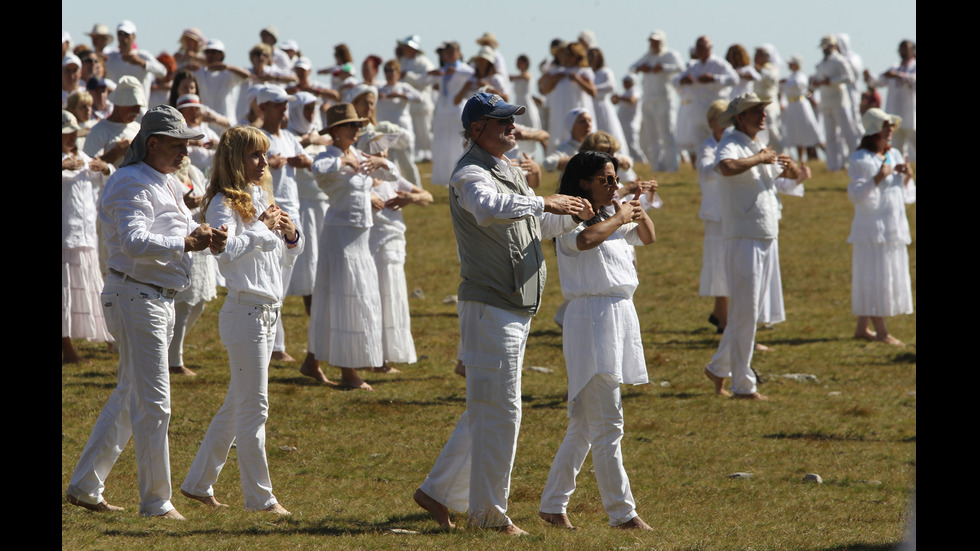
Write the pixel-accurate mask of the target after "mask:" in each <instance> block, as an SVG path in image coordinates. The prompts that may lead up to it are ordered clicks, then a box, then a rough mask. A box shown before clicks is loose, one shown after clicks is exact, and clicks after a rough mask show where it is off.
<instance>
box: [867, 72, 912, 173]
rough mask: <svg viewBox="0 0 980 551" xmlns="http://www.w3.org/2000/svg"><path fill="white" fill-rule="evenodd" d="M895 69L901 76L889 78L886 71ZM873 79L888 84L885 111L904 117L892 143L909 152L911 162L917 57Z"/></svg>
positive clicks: (873, 82)
mask: <svg viewBox="0 0 980 551" xmlns="http://www.w3.org/2000/svg"><path fill="white" fill-rule="evenodd" d="M888 71H895V72H896V73H898V75H899V76H897V77H894V78H888V77H886V76H885V73H887V72H888ZM888 71H885V73H882V74H881V75H879V76H878V78H877V79H876V80H873V81H872V84H873V85H874V86H879V87H880V86H887V87H888V98H887V99H885V111H886V112H888V113H891V114H892V115H898V116H899V117H902V124H900V125H899V126H898V128H896V129H895V133H894V135H893V137H892V145H893V146H894V147H895V148H896V149H898V150H899V151H904V152H905V153H907V154H908V158H909V162H912V163H914V162H915V59H910V60H909V61H908V63H907V64H905V63H899V64H898V65H893V66H892V67H889V68H888Z"/></svg>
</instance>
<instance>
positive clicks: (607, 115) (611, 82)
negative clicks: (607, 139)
mask: <svg viewBox="0 0 980 551" xmlns="http://www.w3.org/2000/svg"><path fill="white" fill-rule="evenodd" d="M595 88H596V93H595V98H593V102H594V104H595V127H596V129H597V130H602V131H604V132H608V133H610V134H612V136H613V137H614V138H616V139H617V140H619V144H620V146H621V147H622V148H623V150H624V151H627V150H628V149H629V142H627V141H626V134H625V133H624V132H623V127H622V125H621V124H620V123H619V117H617V116H616V110H615V108H613V104H612V101H610V100H609V96H611V95H612V93H613V91H614V90H615V89H616V77H615V76H613V72H612V69H610V68H609V67H603V68H601V69H599V70H598V71H597V72H596V74H595Z"/></svg>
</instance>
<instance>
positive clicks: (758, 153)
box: [704, 92, 810, 400]
mask: <svg viewBox="0 0 980 551" xmlns="http://www.w3.org/2000/svg"><path fill="white" fill-rule="evenodd" d="M768 104H769V100H762V99H760V98H759V97H758V96H756V95H755V94H754V93H752V92H749V93H746V94H742V95H741V96H738V97H737V98H735V99H733V100H732V101H731V102H730V103H729V105H728V109H726V110H725V112H724V113H722V114H721V115H720V116H719V117H718V125H719V126H722V127H724V126H728V125H729V124H734V125H735V129H734V130H733V131H731V132H729V133H727V134H725V135H724V136H723V137H722V139H721V143H719V144H718V154H717V155H718V156H717V158H718V162H717V163H716V164H715V172H717V173H719V174H721V176H722V177H721V178H720V180H719V191H720V192H721V193H720V195H721V204H722V216H721V223H722V234H723V235H724V238H725V261H726V268H727V275H728V291H729V308H728V325H727V326H726V327H725V333H724V335H722V338H721V343H720V344H719V345H718V352H717V353H716V354H715V355H714V357H712V358H711V362H709V363H708V366H707V367H706V368H705V370H704V374H705V376H707V377H708V379H710V380H711V382H712V383H714V387H715V394H719V395H723V396H730V395H732V393H734V396H735V397H736V398H748V399H753V400H766V399H768V398H766V397H765V396H763V395H762V394H759V392H758V391H757V389H756V377H755V373H754V372H753V370H752V367H751V361H752V352H753V350H754V347H755V330H756V321H757V319H758V317H759V312H760V309H761V308H763V307H764V305H765V303H766V299H767V296H768V295H769V292H770V285H781V283H780V279H779V276H778V274H779V244H778V241H777V238H778V236H779V209H780V205H779V199H778V198H777V197H776V192H777V191H782V192H784V193H787V192H788V193H793V194H795V195H802V185H800V184H802V182H803V181H804V180H806V179H807V178H809V176H810V171H809V169H808V168H807V167H806V166H805V165H804V166H803V167H802V168H798V167H797V166H796V164H795V163H794V162H793V161H792V159H790V158H789V156H787V155H776V152H775V151H773V150H772V149H771V148H769V147H764V146H763V145H762V144H761V143H760V142H759V141H758V139H757V135H758V134H759V132H761V131H762V130H764V129H765V127H766V110H765V108H766V105H768ZM777 167H778V168H777ZM780 295H781V293H780ZM779 309H780V310H781V309H782V308H781V307H780V308H779ZM727 377H731V379H732V393H729V392H728V391H726V390H724V389H723V388H722V385H723V384H724V380H725V378H727Z"/></svg>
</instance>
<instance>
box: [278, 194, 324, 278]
mask: <svg viewBox="0 0 980 551" xmlns="http://www.w3.org/2000/svg"><path fill="white" fill-rule="evenodd" d="M328 204H329V203H328V202H327V200H325V199H320V200H316V199H302V198H301V199H300V200H299V219H300V222H301V225H300V232H302V233H303V239H305V240H306V243H305V244H304V245H303V252H302V253H300V255H299V256H298V257H296V262H295V263H294V264H293V276H292V277H291V278H290V279H289V287H288V288H287V290H286V294H287V295H289V296H293V297H305V296H308V295H312V294H313V285H314V283H315V282H316V269H317V258H318V257H319V256H320V233H321V231H322V230H323V217H324V216H326V214H327V205H328Z"/></svg>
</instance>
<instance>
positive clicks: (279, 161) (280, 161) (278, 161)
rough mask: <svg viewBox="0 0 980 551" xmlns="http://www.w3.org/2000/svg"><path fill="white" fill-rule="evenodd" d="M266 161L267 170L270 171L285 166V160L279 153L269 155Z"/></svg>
mask: <svg viewBox="0 0 980 551" xmlns="http://www.w3.org/2000/svg"><path fill="white" fill-rule="evenodd" d="M267 161H268V162H269V168H272V169H276V170H278V169H280V168H282V167H284V166H286V158H285V157H283V156H282V154H280V153H276V154H275V155H269V157H268V159H267Z"/></svg>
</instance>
